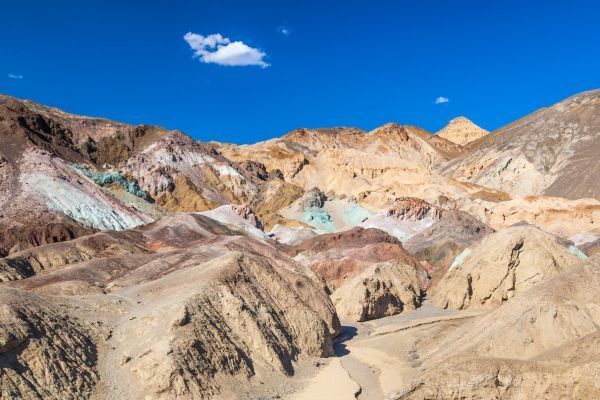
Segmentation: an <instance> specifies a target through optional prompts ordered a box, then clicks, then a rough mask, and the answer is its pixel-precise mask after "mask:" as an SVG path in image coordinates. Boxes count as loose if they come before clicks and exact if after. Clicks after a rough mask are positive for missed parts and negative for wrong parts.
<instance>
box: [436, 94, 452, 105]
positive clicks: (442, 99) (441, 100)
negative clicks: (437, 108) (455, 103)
mask: <svg viewBox="0 0 600 400" xmlns="http://www.w3.org/2000/svg"><path fill="white" fill-rule="evenodd" d="M449 101H450V99H449V98H447V97H442V96H440V97H438V98H437V99H435V101H434V103H435V104H444V103H448V102H449Z"/></svg>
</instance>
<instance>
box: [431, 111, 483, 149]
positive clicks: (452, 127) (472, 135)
mask: <svg viewBox="0 0 600 400" xmlns="http://www.w3.org/2000/svg"><path fill="white" fill-rule="evenodd" d="M488 133H489V132H488V131H486V130H485V129H483V128H481V127H479V126H477V125H475V124H474V123H473V122H471V121H470V120H469V119H467V118H465V117H457V118H454V119H452V120H451V121H450V122H448V125H446V126H445V127H444V128H443V129H442V130H440V131H438V132H437V133H436V135H437V136H439V137H441V138H444V139H446V140H449V141H451V142H452V143H456V144H459V145H461V146H464V145H466V144H467V143H470V142H473V141H475V140H477V139H479V138H481V137H483V136H485V135H487V134H488Z"/></svg>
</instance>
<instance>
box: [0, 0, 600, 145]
mask: <svg viewBox="0 0 600 400" xmlns="http://www.w3.org/2000/svg"><path fill="white" fill-rule="evenodd" d="M4 3H5V4H3V6H2V24H0V34H1V37H2V38H3V39H2V41H1V52H0V92H2V93H5V94H9V95H13V96H17V97H23V98H30V99H33V100H35V101H38V102H41V103H43V104H47V105H52V106H56V107H59V108H62V109H64V110H66V111H69V112H73V113H78V114H86V115H94V116H103V117H107V118H111V119H116V120H120V121H124V122H130V123H134V124H138V123H149V124H156V125H161V126H165V127H167V128H169V129H180V130H182V131H184V132H186V133H188V134H190V135H192V136H193V137H194V138H196V139H200V140H220V141H229V142H236V143H251V142H255V141H258V140H264V139H268V138H271V137H275V136H280V135H282V134H284V133H286V132H288V131H290V130H292V129H295V128H298V127H321V126H357V127H361V128H364V129H372V128H374V127H376V126H379V125H382V124H384V123H386V122H390V121H395V122H398V123H403V124H415V125H419V126H421V127H423V128H425V129H428V130H430V131H436V130H438V129H440V128H441V127H442V126H443V125H444V124H445V123H446V122H447V121H448V120H449V119H451V118H453V117H456V116H458V115H465V116H467V117H469V118H471V119H472V120H473V121H475V122H476V123H478V124H479V125H481V126H483V127H485V128H487V129H490V130H492V129H495V128H498V127H500V126H502V125H504V124H506V123H508V122H511V121H512V120H514V119H517V118H519V117H521V116H524V115H526V114H527V113H529V112H531V111H534V110H535V109H537V108H539V107H543V106H546V105H550V104H552V103H554V102H556V101H559V100H561V99H563V98H565V97H567V96H569V95H572V94H575V93H577V92H580V91H583V90H588V89H593V88H599V87H600V29H598V21H600V2H597V1H568V2H567V1H351V0H346V1H324V0H320V1H311V0H308V1H302V2H286V1H253V2H250V1H229V0H227V1H223V0H221V1H216V0H215V1H176V0H173V1H151V0H150V1H148V0H146V1H128V2H127V5H123V4H122V3H125V2H124V1H112V0H109V1H77V2H75V1H27V0H20V1H11V2H8V1H7V2H4ZM284 31H285V32H284ZM188 32H191V33H193V34H196V35H200V36H193V37H189V36H188V38H191V39H193V38H195V39H198V38H199V37H200V38H201V39H200V41H198V40H196V41H193V40H190V42H191V43H192V44H194V45H195V49H196V50H195V51H194V50H193V49H192V48H191V47H190V44H189V43H188V41H186V40H184V35H186V34H187V33H188ZM217 33H218V34H220V35H221V39H219V40H217V41H213V42H214V43H212V44H213V47H210V46H208V45H207V44H206V43H208V42H206V40H207V39H206V38H207V37H208V35H211V34H217ZM202 38H203V39H202ZM213 38H214V37H213ZM227 39H228V40H227ZM235 42H241V43H242V44H239V43H237V44H236V45H235V46H234V47H229V48H227V49H223V48H224V47H227V46H230V45H231V44H232V43H235ZM209 44H210V43H209ZM217 46H220V49H219V47H217ZM217 50H219V51H220V52H219V53H218V54H214V53H215V52H216V51H217ZM240 50H242V53H243V55H242V56H239V54H238V53H239V51H240ZM236 51H238V53H236ZM194 52H196V53H197V54H196V56H195V57H194ZM240 57H241V58H240ZM202 60H205V61H208V62H202ZM223 63H225V64H227V63H229V64H231V63H233V64H236V63H237V64H239V63H250V64H252V63H254V64H259V65H247V66H224V65H220V64H223ZM267 64H268V66H267ZM438 97H445V98H447V99H448V102H446V103H442V104H435V99H436V98H438Z"/></svg>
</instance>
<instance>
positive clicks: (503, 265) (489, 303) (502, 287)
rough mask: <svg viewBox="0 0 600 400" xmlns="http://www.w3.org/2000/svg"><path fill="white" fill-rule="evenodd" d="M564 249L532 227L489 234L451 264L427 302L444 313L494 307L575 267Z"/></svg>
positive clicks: (575, 261) (564, 244)
mask: <svg viewBox="0 0 600 400" xmlns="http://www.w3.org/2000/svg"><path fill="white" fill-rule="evenodd" d="M566 244H567V243H566V242H564V241H561V240H560V239H559V238H557V237H556V236H552V235H550V234H547V233H545V232H543V231H541V230H540V229H538V228H535V227H532V226H517V227H512V228H508V229H505V230H503V231H500V232H497V233H494V234H490V235H488V236H486V237H485V238H483V239H482V240H481V241H480V242H479V243H477V244H476V245H475V246H474V247H473V248H466V249H465V250H464V251H463V252H462V253H461V254H459V255H458V256H457V257H456V258H455V260H454V261H453V263H452V265H451V266H450V269H449V270H448V272H447V273H446V275H444V277H443V278H442V279H441V280H440V282H439V283H438V284H437V286H435V288H434V289H433V290H432V293H431V297H432V299H433V300H434V302H435V303H436V304H437V305H439V306H440V307H444V308H446V307H448V308H453V309H460V310H463V309H468V308H471V309H490V308H495V307H498V306H499V305H500V304H502V303H504V302H505V301H508V300H509V299H511V298H512V297H513V296H515V295H516V294H518V293H520V292H523V291H526V290H527V289H529V288H531V287H533V286H535V285H536V284H539V283H540V282H542V281H543V280H545V279H548V278H549V277H552V276H554V275H556V274H559V273H560V272H563V271H565V270H567V269H568V268H570V267H572V266H573V265H575V264H577V263H578V261H579V260H578V258H577V257H576V256H574V255H573V254H571V253H570V252H569V251H568V249H567V246H566Z"/></svg>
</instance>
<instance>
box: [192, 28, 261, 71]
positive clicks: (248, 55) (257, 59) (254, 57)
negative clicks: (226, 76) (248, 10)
mask: <svg viewBox="0 0 600 400" xmlns="http://www.w3.org/2000/svg"><path fill="white" fill-rule="evenodd" d="M183 39H184V40H185V41H186V42H187V43H188V44H189V45H190V47H191V48H192V50H194V56H195V57H198V59H199V60H200V61H201V62H203V63H211V64H218V65H225V66H229V67H245V66H248V65H258V66H260V67H263V68H266V67H268V66H269V64H267V63H266V62H265V61H264V60H263V58H265V57H266V56H267V53H264V52H262V51H260V50H259V49H255V48H253V47H250V46H248V45H247V44H245V43H244V42H242V41H235V42H232V41H231V40H230V39H229V38H226V37H223V36H222V35H221V34H220V33H214V34H212V35H208V36H202V35H198V34H196V33H192V32H188V33H186V34H185V35H184V36H183Z"/></svg>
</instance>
